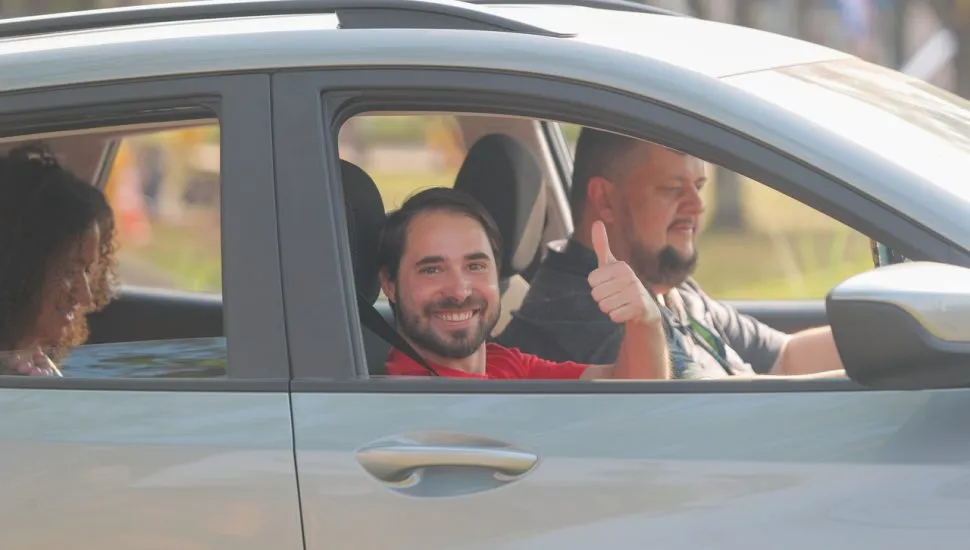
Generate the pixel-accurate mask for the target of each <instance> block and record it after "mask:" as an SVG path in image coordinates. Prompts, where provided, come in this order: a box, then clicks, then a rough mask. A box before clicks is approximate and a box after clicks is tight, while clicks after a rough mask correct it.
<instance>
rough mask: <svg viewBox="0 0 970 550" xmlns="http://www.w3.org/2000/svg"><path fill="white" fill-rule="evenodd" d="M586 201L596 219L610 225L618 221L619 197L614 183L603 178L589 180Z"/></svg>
mask: <svg viewBox="0 0 970 550" xmlns="http://www.w3.org/2000/svg"><path fill="white" fill-rule="evenodd" d="M586 200H587V201H588V202H589V207H590V209H591V210H592V213H593V214H594V215H595V217H596V219H599V220H603V223H605V224H607V225H609V224H612V223H614V222H615V221H616V217H617V216H616V212H617V204H616V201H617V197H616V187H615V186H614V185H613V182H612V181H610V180H608V179H606V178H604V177H603V176H593V177H591V178H589V183H588V184H587V186H586Z"/></svg>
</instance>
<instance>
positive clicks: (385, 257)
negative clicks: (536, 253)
mask: <svg viewBox="0 0 970 550" xmlns="http://www.w3.org/2000/svg"><path fill="white" fill-rule="evenodd" d="M429 212H450V213H454V214H461V215H464V216H468V217H469V218H471V219H473V220H475V221H476V222H478V223H479V225H481V226H482V229H483V230H484V231H485V236H486V237H487V238H488V244H489V245H490V246H491V248H492V254H493V255H494V256H495V262H496V270H497V271H499V272H501V269H502V266H501V265H500V263H501V261H502V254H501V252H502V236H501V233H499V230H498V225H496V223H495V220H494V219H492V216H491V215H490V214H489V213H488V210H486V209H485V207H484V206H482V204H481V203H480V202H478V201H477V200H475V198H473V197H472V196H471V195H469V194H467V193H464V192H462V191H458V190H455V189H450V188H447V187H432V188H431V189H426V190H424V191H421V192H419V193H416V194H415V195H412V196H411V197H410V198H408V199H407V200H406V201H404V204H403V205H401V208H400V209H398V210H396V211H394V212H392V213H391V214H390V215H389V216H388V217H387V221H386V222H385V224H384V231H383V232H382V234H381V241H380V249H379V251H378V261H379V264H380V269H381V270H386V271H385V272H386V274H387V276H388V278H390V279H391V280H392V281H393V280H397V275H398V270H399V269H400V267H401V257H402V256H404V248H405V246H407V236H408V227H410V225H411V220H413V219H414V218H415V217H416V216H418V215H419V214H425V213H429Z"/></svg>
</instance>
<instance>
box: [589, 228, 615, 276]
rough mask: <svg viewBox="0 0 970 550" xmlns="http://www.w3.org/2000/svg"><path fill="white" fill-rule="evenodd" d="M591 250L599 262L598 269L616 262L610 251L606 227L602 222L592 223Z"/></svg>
mask: <svg viewBox="0 0 970 550" xmlns="http://www.w3.org/2000/svg"><path fill="white" fill-rule="evenodd" d="M592 238H593V250H594V251H595V252H596V258H597V259H598V260H599V265H600V267H602V266H604V265H607V264H612V263H614V262H616V258H615V257H614V256H613V252H612V251H611V250H610V239H609V237H607V236H606V226H605V225H604V224H603V222H602V221H596V222H593V234H592Z"/></svg>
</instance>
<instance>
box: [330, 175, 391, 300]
mask: <svg viewBox="0 0 970 550" xmlns="http://www.w3.org/2000/svg"><path fill="white" fill-rule="evenodd" d="M340 176H341V180H342V181H343V192H344V205H345V207H346V209H347V232H348V237H349V238H350V254H351V258H352V259H353V264H354V282H355V284H356V285H357V292H359V293H360V294H361V296H363V297H364V299H365V300H367V302H368V303H370V304H373V303H374V302H375V301H376V300H377V296H378V295H379V294H380V291H381V281H380V276H379V270H380V266H378V265H377V248H378V246H379V245H380V238H381V231H382V230H383V228H384V220H385V217H386V215H385V213H384V201H383V200H382V199H381V192H380V191H379V190H378V189H377V184H375V183H374V180H373V179H371V177H370V176H368V175H367V173H366V172H364V171H363V170H361V169H360V167H358V166H357V165H355V164H353V163H350V162H347V161H345V160H341V161H340Z"/></svg>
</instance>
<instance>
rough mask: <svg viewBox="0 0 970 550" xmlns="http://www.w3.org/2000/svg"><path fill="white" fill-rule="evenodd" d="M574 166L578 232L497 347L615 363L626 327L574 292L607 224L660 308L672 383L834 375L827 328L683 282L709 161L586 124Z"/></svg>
mask: <svg viewBox="0 0 970 550" xmlns="http://www.w3.org/2000/svg"><path fill="white" fill-rule="evenodd" d="M574 164H575V168H574V172H573V182H572V188H571V190H570V193H571V196H570V207H571V210H572V216H573V220H574V222H575V224H576V230H575V232H574V234H573V235H572V237H571V238H570V239H569V240H568V242H567V244H566V245H565V247H564V248H563V249H562V250H558V251H551V252H550V253H549V255H548V256H547V257H546V259H545V260H544V261H543V264H542V266H541V267H540V269H539V270H538V272H537V273H536V275H535V277H534V278H533V280H532V284H531V286H530V289H529V292H528V293H527V294H526V296H525V299H524V300H523V303H522V306H521V308H520V309H519V310H518V311H517V312H513V314H512V321H511V322H510V323H509V325H508V327H506V329H505V331H504V332H503V333H502V334H501V335H500V336H499V338H498V341H499V342H500V343H502V344H503V345H506V346H510V347H516V348H519V349H521V350H522V351H525V352H528V353H534V354H536V355H538V356H540V357H543V358H546V359H550V360H558V361H565V360H569V361H582V362H609V361H612V359H613V357H615V356H616V354H617V352H618V350H619V348H620V342H621V341H623V339H624V328H623V327H620V326H616V325H615V324H613V323H611V322H610V321H609V319H608V318H606V317H604V316H603V315H602V313H601V312H600V310H599V308H598V307H597V305H596V304H595V303H593V302H592V301H591V300H589V298H588V296H587V293H586V292H585V291H584V289H583V286H582V285H583V281H584V279H585V277H586V275H587V274H588V273H590V271H591V270H593V269H595V267H596V255H595V253H594V252H593V243H592V242H591V240H590V238H589V235H590V228H591V227H593V226H594V225H597V224H605V227H606V231H607V233H608V235H609V242H610V245H611V246H612V249H613V251H614V252H615V253H616V257H617V258H619V259H620V260H623V261H626V262H628V263H629V264H630V266H631V267H632V268H633V271H634V272H636V274H637V276H638V277H639V278H640V280H641V282H642V283H643V284H644V285H645V286H646V288H648V289H649V290H650V291H651V292H653V293H654V294H655V295H656V296H658V297H659V299H660V302H661V303H662V304H663V306H664V307H663V308H662V311H663V313H664V319H665V324H666V327H667V331H668V334H669V335H670V341H669V342H668V345H669V349H670V353H671V356H672V357H673V358H674V365H673V375H674V377H675V378H721V377H725V376H746V377H747V376H755V375H759V374H763V375H785V376H800V377H801V376H811V375H815V374H819V373H828V374H826V376H829V375H840V373H841V369H842V364H841V361H840V360H839V356H838V353H837V352H836V348H835V341H834V340H833V338H832V332H831V330H830V329H829V328H828V327H820V328H816V329H810V330H806V331H803V332H801V333H798V334H794V335H788V334H785V333H782V332H779V331H777V330H775V329H773V328H771V327H769V326H767V325H765V324H763V323H761V322H759V321H757V320H756V319H754V318H752V317H749V316H747V315H743V314H741V313H740V312H738V311H737V310H736V309H734V308H732V307H730V306H728V305H727V304H723V303H720V302H717V301H715V300H712V299H711V298H710V297H708V296H707V295H706V294H705V293H704V291H703V290H701V288H700V286H698V285H697V283H696V282H695V281H693V280H692V279H691V278H690V275H691V273H692V272H693V270H694V267H695V265H696V263H697V256H698V254H697V249H696V239H697V227H698V222H699V219H700V216H701V215H702V214H703V213H704V203H703V201H702V200H701V196H700V191H701V189H702V188H703V187H704V185H706V183H707V166H706V163H704V162H703V161H701V160H700V159H698V158H695V157H692V156H690V155H687V154H685V153H682V152H680V151H675V150H672V149H668V148H666V147H663V146H661V145H658V144H654V143H650V142H646V141H641V140H636V139H632V138H629V137H626V136H621V135H617V134H612V133H608V132H603V131H598V130H593V129H589V128H585V129H583V131H582V132H581V134H580V137H579V141H578V143H577V145H576V155H575V162H574Z"/></svg>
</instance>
